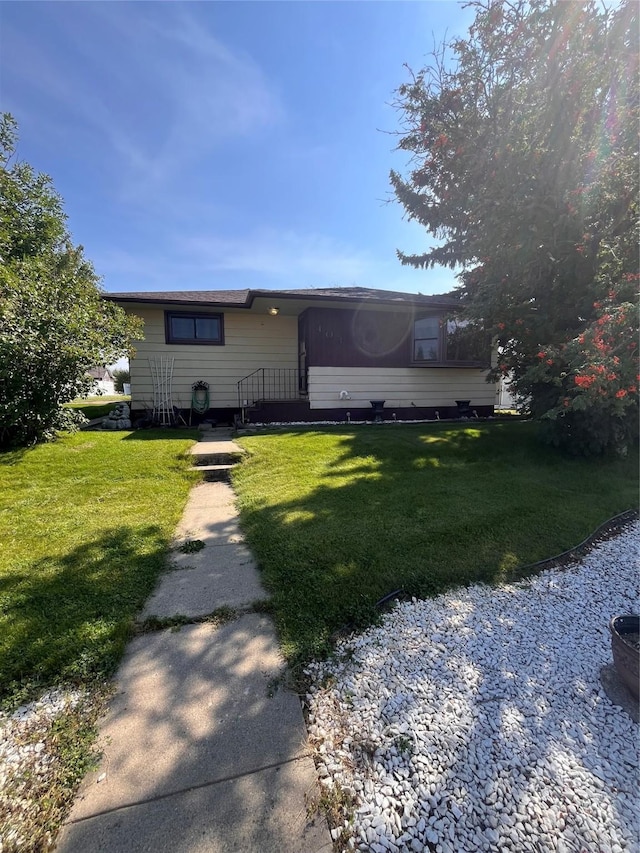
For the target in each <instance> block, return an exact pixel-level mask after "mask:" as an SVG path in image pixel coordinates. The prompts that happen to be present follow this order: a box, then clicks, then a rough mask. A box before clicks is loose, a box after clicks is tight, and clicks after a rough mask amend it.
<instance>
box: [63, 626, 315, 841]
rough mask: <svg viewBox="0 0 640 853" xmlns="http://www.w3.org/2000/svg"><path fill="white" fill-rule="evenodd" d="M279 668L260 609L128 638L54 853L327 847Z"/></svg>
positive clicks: (293, 702)
mask: <svg viewBox="0 0 640 853" xmlns="http://www.w3.org/2000/svg"><path fill="white" fill-rule="evenodd" d="M282 671H283V661H282V658H281V655H280V652H279V649H278V643H277V638H276V635H275V630H274V627H273V624H272V622H271V620H270V619H269V618H268V617H266V616H264V615H260V614H247V615H245V616H243V617H241V618H240V619H237V620H235V621H233V622H230V623H228V624H226V625H224V626H222V627H218V628H216V627H214V626H212V625H207V624H204V625H189V626H186V627H183V628H182V629H181V630H180V631H177V632H175V631H171V630H166V631H162V632H158V633H154V634H147V635H143V636H141V637H138V638H136V639H135V640H134V641H133V642H132V643H131V644H130V645H129V647H128V650H127V652H126V654H125V657H124V660H123V663H122V666H121V668H120V671H119V674H118V677H117V693H116V695H115V697H114V699H113V700H112V703H111V705H110V710H109V713H108V715H107V718H106V720H105V723H104V724H103V726H102V728H101V737H100V742H101V746H102V747H103V748H104V757H103V760H102V762H101V765H100V767H99V768H98V769H97V770H96V771H95V772H93V773H91V774H89V776H88V777H87V778H86V779H85V781H84V783H83V785H82V788H81V791H80V795H79V797H78V798H77V800H76V802H75V805H74V807H73V810H72V812H71V815H70V818H69V821H68V823H67V825H66V827H65V829H64V831H63V833H62V836H61V840H60V843H59V846H58V848H57V849H58V853H86V851H87V850H91V851H99V850H105V851H106V850H108V851H111V853H117V851H123V853H124V851H128V853H134V851H138V850H139V851H143V850H144V851H147V850H149V851H150V850H153V851H164V850H166V851H189V853H197V852H199V851H202V853H204V851H207V853H213V851H221V853H222V851H224V853H227V851H232V850H237V851H244V853H251V851H256V853H258V851H260V853H263V851H274V853H275V851H279V852H281V853H285V851H291V853H297V851H299V853H303V851H304V853H307V851H309V853H311V851H320V850H326V851H329V850H330V849H331V845H330V841H329V834H328V830H327V827H326V822H325V821H324V819H323V818H320V817H318V816H316V817H315V819H313V820H311V819H309V818H308V817H307V814H308V803H307V800H309V799H310V800H311V801H312V802H313V801H314V800H315V799H316V798H317V779H316V772H315V767H314V764H313V761H312V759H311V757H310V754H309V750H308V747H307V742H306V729H305V726H304V720H303V718H302V711H301V708H300V703H299V700H298V697H297V696H296V695H295V694H293V693H291V692H289V691H287V690H285V689H284V688H282V687H280V688H279V689H278V688H277V685H276V681H277V679H278V677H279V676H280V675H281V673H282ZM105 774H106V775H105ZM99 779H100V780H101V781H98V780H99Z"/></svg>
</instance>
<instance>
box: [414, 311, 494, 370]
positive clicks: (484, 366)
mask: <svg viewBox="0 0 640 853" xmlns="http://www.w3.org/2000/svg"><path fill="white" fill-rule="evenodd" d="M444 316H445V315H443V314H429V313H425V314H420V315H417V316H415V317H414V320H413V325H412V328H411V359H410V366H411V367H427V368H428V367H432V368H442V367H450V368H455V367H460V368H462V367H472V368H479V369H481V370H488V369H489V368H490V367H491V357H490V356H489V359H488V360H487V361H486V362H485V361H480V360H478V361H477V360H468V359H467V360H464V361H462V360H460V361H454V360H452V359H447V358H444V359H443V358H442V354H443V353H445V355H446V346H447V328H446V323H443V322H442V320H443V319H444ZM427 317H435V318H436V319H437V320H438V358H437V359H429V360H427V359H417V358H415V351H416V350H415V342H416V322H417V321H418V320H424V319H426V318H427Z"/></svg>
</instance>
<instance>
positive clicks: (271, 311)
mask: <svg viewBox="0 0 640 853" xmlns="http://www.w3.org/2000/svg"><path fill="white" fill-rule="evenodd" d="M267 311H268V312H269V314H271V316H272V317H275V316H276V314H277V313H278V312H279V311H280V309H279V308H277V307H276V306H275V305H272V306H271V308H267Z"/></svg>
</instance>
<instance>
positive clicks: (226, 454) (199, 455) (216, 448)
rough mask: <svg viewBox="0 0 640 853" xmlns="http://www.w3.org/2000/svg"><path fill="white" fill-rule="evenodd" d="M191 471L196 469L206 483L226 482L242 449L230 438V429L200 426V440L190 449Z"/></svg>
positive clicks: (239, 457) (241, 453) (238, 460)
mask: <svg viewBox="0 0 640 853" xmlns="http://www.w3.org/2000/svg"><path fill="white" fill-rule="evenodd" d="M190 453H191V456H192V460H193V465H192V467H191V470H192V471H198V472H199V473H201V474H202V478H203V479H204V480H205V481H206V482H208V483H228V482H229V480H230V479H231V469H232V468H233V466H234V465H235V464H236V463H238V462H240V460H241V459H242V456H243V453H244V451H243V450H242V448H241V447H239V446H238V445H237V444H236V443H235V441H233V438H232V432H231V430H230V429H225V428H222V429H216V428H206V427H205V428H203V427H200V440H199V441H198V443H197V444H195V445H194V446H193V447H192V448H191V450H190Z"/></svg>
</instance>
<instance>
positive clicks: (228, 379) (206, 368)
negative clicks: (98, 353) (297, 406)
mask: <svg viewBox="0 0 640 853" xmlns="http://www.w3.org/2000/svg"><path fill="white" fill-rule="evenodd" d="M127 310H129V311H130V313H132V314H137V315H138V316H139V317H142V319H143V320H144V335H145V339H144V340H143V341H138V342H136V343H135V344H134V346H135V348H136V355H135V357H134V358H133V359H132V360H131V394H132V402H133V405H134V406H141V405H148V406H150V405H151V404H152V401H153V384H152V381H151V370H150V367H149V358H155V357H158V356H169V357H171V358H173V359H174V368H173V402H174V405H176V406H179V407H181V408H188V407H189V405H190V403H191V386H192V384H193V383H194V382H196V381H197V380H198V379H203V380H204V381H205V382H208V383H209V386H210V390H209V397H210V401H211V406H212V407H213V408H235V407H237V405H238V393H237V382H238V381H239V380H240V379H242V378H243V377H245V376H247V375H248V374H249V373H251V372H252V371H254V370H257V369H258V368H260V367H279V368H283V367H284V368H295V367H297V366H298V319H297V317H285V316H282V315H279V316H277V317H270V316H266V315H264V314H261V315H258V314H250V313H249V312H248V311H242V312H236V313H234V312H232V311H226V310H225V311H224V312H223V313H224V337H225V343H224V345H223V346H198V345H195V346H194V345H191V346H190V345H187V344H166V343H165V333H164V310H163V309H162V308H156V307H153V306H147V305H134V306H132V307H131V308H128V309H127Z"/></svg>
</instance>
